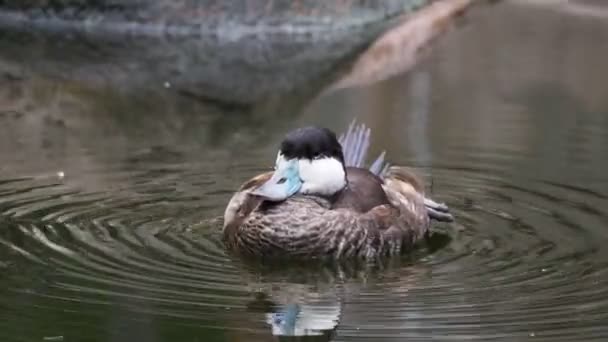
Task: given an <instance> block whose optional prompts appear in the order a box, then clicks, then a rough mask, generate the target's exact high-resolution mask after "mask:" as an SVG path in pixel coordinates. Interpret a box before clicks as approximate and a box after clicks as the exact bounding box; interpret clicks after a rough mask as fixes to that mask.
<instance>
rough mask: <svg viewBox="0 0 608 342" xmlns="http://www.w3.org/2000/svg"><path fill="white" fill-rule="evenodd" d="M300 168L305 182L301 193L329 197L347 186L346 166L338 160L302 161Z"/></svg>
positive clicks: (300, 161) (301, 176)
mask: <svg viewBox="0 0 608 342" xmlns="http://www.w3.org/2000/svg"><path fill="white" fill-rule="evenodd" d="M298 166H299V171H300V179H302V181H303V182H304V183H303V184H302V187H301V188H300V193H303V194H318V195H326V196H328V195H333V194H335V193H336V192H338V191H340V190H342V189H343V188H344V187H345V186H346V174H345V172H344V166H343V165H342V163H341V162H340V161H339V160H337V159H334V158H321V159H313V160H308V159H300V160H299V161H298Z"/></svg>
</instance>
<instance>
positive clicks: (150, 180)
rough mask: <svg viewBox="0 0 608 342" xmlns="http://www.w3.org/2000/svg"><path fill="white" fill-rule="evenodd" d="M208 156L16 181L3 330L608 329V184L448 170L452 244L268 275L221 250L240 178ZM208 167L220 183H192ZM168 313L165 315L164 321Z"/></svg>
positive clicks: (5, 262)
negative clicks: (358, 267)
mask: <svg viewBox="0 0 608 342" xmlns="http://www.w3.org/2000/svg"><path fill="white" fill-rule="evenodd" d="M239 168H240V169H242V170H244V173H251V172H253V171H255V170H256V167H254V166H251V165H250V166H246V165H243V166H239ZM199 169H200V168H199V165H188V164H170V165H164V166H162V167H157V168H147V169H146V170H144V171H141V172H139V171H135V170H128V172H127V170H120V172H119V171H115V172H114V173H111V174H109V175H108V174H106V177H105V179H106V180H107V179H111V180H112V182H114V184H115V185H116V186H111V187H109V188H108V190H107V191H86V190H84V189H83V187H82V186H81V185H80V186H79V185H75V184H80V183H79V182H78V181H71V180H70V176H69V175H67V176H65V178H63V177H61V175H54V174H53V175H46V176H41V177H33V178H19V179H3V180H2V181H1V184H0V194H1V195H0V212H1V213H0V226H1V227H2V229H1V230H0V233H1V234H0V244H1V245H2V247H1V248H0V253H1V254H0V257H1V258H0V260H2V264H0V265H1V267H2V268H3V272H2V273H3V282H4V286H3V287H2V291H1V292H2V297H1V298H2V299H1V300H0V306H1V307H2V308H3V310H5V312H9V313H10V314H9V319H8V320H4V321H3V323H1V324H0V325H1V326H2V331H3V333H2V334H5V335H6V336H10V337H11V338H13V337H14V336H16V335H17V332H16V331H15V330H19V329H21V327H20V326H19V324H18V323H19V322H26V321H29V319H31V318H32V317H35V318H36V319H38V320H39V319H42V318H45V319H47V320H49V321H48V322H45V323H41V324H40V326H37V327H35V328H34V329H32V330H29V331H28V332H27V333H25V334H24V335H23V336H29V337H32V336H38V337H40V338H44V337H46V338H52V337H53V336H55V337H57V336H65V337H67V336H70V335H71V336H75V337H76V336H78V337H81V338H85V337H87V336H88V337H89V338H91V339H95V338H99V336H102V335H104V334H109V333H111V334H113V335H115V336H117V337H116V338H119V339H122V338H128V337H129V336H130V334H135V336H141V334H142V332H141V331H147V334H152V335H154V336H156V335H160V336H163V335H164V334H166V335H167V336H177V335H176V334H178V331H180V329H186V330H187V331H190V333H193V334H196V332H197V331H198V332H199V333H201V334H203V335H205V336H207V335H209V334H211V335H213V334H214V333H213V332H214V331H215V332H216V333H218V334H219V332H221V334H234V335H240V334H244V336H253V335H252V334H255V335H259V336H264V335H269V334H275V335H316V336H317V338H321V339H329V338H331V337H334V338H337V339H338V340H349V341H350V340H359V339H361V340H369V339H374V340H375V339H381V340H392V339H395V340H399V339H402V338H412V339H425V338H428V337H430V336H432V337H434V338H439V339H446V340H448V339H467V340H491V339H501V338H505V339H512V338H522V339H526V338H531V337H534V338H536V339H539V340H550V341H572V340H579V341H580V340H594V339H600V338H605V337H607V336H608V331H607V330H606V328H605V325H604V324H603V323H604V322H607V321H608V255H607V252H606V251H605V248H602V246H603V245H604V243H605V241H606V239H607V238H608V236H607V234H608V233H607V232H606V230H605V227H606V226H607V223H608V211H607V210H606V208H608V206H607V205H606V204H608V195H607V194H604V193H602V192H598V191H596V190H593V189H586V188H584V187H580V186H575V185H571V184H561V183H556V182H549V181H543V180H534V179H527V180H521V181H518V182H517V183H515V182H511V181H507V180H506V178H504V175H500V174H498V173H494V174H492V173H491V172H488V171H483V170H474V169H465V168H454V167H444V168H435V169H433V170H432V176H433V179H434V184H436V186H441V192H440V194H439V193H438V195H437V196H439V197H438V199H440V200H442V201H446V202H447V203H449V204H450V205H451V207H452V210H454V212H455V214H456V216H457V218H458V220H457V222H456V223H455V224H453V225H449V226H437V227H435V232H436V234H435V235H434V239H432V240H431V241H434V240H437V239H435V238H440V237H441V236H449V243H448V244H447V245H446V246H443V247H440V248H439V249H438V250H436V251H434V252H433V253H429V252H428V251H427V252H424V251H422V252H421V253H417V255H418V257H416V259H414V260H412V261H411V262H410V261H407V260H402V261H401V262H398V263H397V265H389V266H388V268H384V269H382V270H377V269H376V271H362V272H363V273H361V271H359V272H358V273H350V272H348V271H347V272H346V273H344V272H345V271H344V270H340V269H338V270H336V269H333V270H325V271H323V272H325V273H323V272H321V273H319V270H318V269H316V270H314V271H297V270H283V271H281V272H276V271H274V272H271V273H270V274H268V273H265V272H262V273H260V271H256V269H255V268H254V269H252V268H251V266H245V265H244V264H242V263H240V261H238V260H235V259H232V258H231V257H230V256H228V255H227V254H226V253H225V252H224V249H223V246H222V243H221V241H220V234H219V228H220V225H221V220H220V219H219V218H218V216H219V215H220V214H221V209H222V206H221V204H223V203H224V202H225V201H226V200H227V198H228V197H229V196H230V190H231V189H229V188H226V189H224V188H221V186H219V185H217V184H216V183H212V182H204V181H200V180H201V179H205V178H207V177H210V175H207V174H204V173H201V172H200V171H196V170H199ZM257 170H258V171H259V170H261V169H259V168H258V169H257ZM208 172H219V170H211V171H208ZM421 172H424V170H421ZM196 180H198V182H199V185H197V187H199V189H205V191H207V192H208V193H207V194H204V193H201V194H198V195H196V194H195V193H196V191H193V190H192V189H190V190H184V191H180V190H179V189H180V188H181V187H182V185H183V184H187V183H189V182H192V183H196V182H197V181H196ZM123 181H125V182H128V184H130V185H128V186H120V185H119V184H121V183H122V182H123ZM184 189H185V188H184ZM306 272H309V273H306ZM110 312H111V313H110ZM157 321H160V322H163V323H162V324H163V325H167V327H166V328H164V330H163V331H157V330H156V329H158V327H156V323H153V322H157ZM125 326H131V327H132V326H135V327H138V328H137V329H136V332H133V329H132V328H131V329H127V330H125V329H124V327H125Z"/></svg>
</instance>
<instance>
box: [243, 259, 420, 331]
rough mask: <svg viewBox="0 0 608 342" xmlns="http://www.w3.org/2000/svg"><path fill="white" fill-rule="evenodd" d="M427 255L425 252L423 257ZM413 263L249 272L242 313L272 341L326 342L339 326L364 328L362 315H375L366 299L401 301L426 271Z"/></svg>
mask: <svg viewBox="0 0 608 342" xmlns="http://www.w3.org/2000/svg"><path fill="white" fill-rule="evenodd" d="M428 252H429V250H428V249H425V251H424V253H425V255H428ZM431 252H432V251H431ZM416 258H417V257H412V258H396V259H393V260H389V261H384V262H382V264H381V265H380V264H378V263H376V264H373V265H347V266H346V267H343V266H342V265H340V266H336V265H332V266H327V265H324V266H314V267H310V266H306V267H300V266H298V267H293V266H289V265H284V266H282V267H280V269H278V270H277V268H274V267H272V270H271V271H269V269H268V268H267V267H266V266H264V267H263V268H264V270H260V267H257V269H255V270H252V269H251V268H250V272H248V274H247V275H246V277H247V278H249V279H247V282H248V287H249V288H250V290H251V292H252V299H251V301H250V302H248V303H247V311H248V312H250V313H257V314H258V318H257V320H258V321H259V322H260V323H262V324H264V325H265V326H266V328H267V329H268V330H267V334H269V335H272V336H273V338H274V339H278V340H296V341H301V340H305V341H330V340H333V339H334V338H335V337H336V335H337V332H338V331H339V330H340V329H341V327H342V328H345V329H347V330H351V329H355V330H356V327H358V326H365V325H366V322H367V319H369V317H368V316H367V314H366V313H369V312H370V311H367V310H372V311H373V310H374V308H370V307H369V305H371V306H374V304H371V303H370V302H369V300H371V299H374V298H375V300H380V301H385V300H389V301H390V300H391V299H390V298H391V296H393V295H394V296H395V298H393V299H397V297H399V300H401V301H402V300H403V299H404V298H403V296H404V295H406V294H407V293H408V291H409V289H410V288H412V287H416V284H418V281H419V280H420V278H421V277H424V276H425V274H426V273H427V271H428V270H427V269H426V267H423V266H416V262H415V261H414V260H412V259H416ZM379 289H382V290H381V291H380V292H378V290H379ZM391 294H393V295H391ZM370 296H371V297H373V298H371V297H370ZM366 307H367V308H366ZM377 309H379V308H378V307H376V310H377ZM366 317H367V318H366Z"/></svg>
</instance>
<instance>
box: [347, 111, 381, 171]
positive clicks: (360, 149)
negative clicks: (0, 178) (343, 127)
mask: <svg viewBox="0 0 608 342" xmlns="http://www.w3.org/2000/svg"><path fill="white" fill-rule="evenodd" d="M370 140H371V130H370V129H369V128H368V127H366V126H365V124H357V121H356V120H353V121H352V122H351V123H350V125H349V126H348V130H347V131H346V133H343V134H342V135H340V138H339V139H338V141H339V142H340V144H341V145H342V151H343V153H344V164H345V165H346V166H352V167H364V164H365V159H366V157H367V152H368V149H369V145H370ZM384 156H385V153H384V152H382V153H381V154H380V156H378V158H376V160H375V161H374V162H373V163H372V164H371V166H370V168H369V170H370V171H371V172H372V173H374V174H376V175H378V176H381V175H383V174H384V172H385V171H386V170H387V169H388V163H386V162H385V160H384Z"/></svg>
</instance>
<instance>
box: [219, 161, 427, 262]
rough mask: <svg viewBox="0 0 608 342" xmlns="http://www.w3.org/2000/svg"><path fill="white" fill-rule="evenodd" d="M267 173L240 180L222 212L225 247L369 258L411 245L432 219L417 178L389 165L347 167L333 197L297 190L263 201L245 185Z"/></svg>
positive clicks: (268, 253) (254, 251) (258, 252)
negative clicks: (378, 170)
mask: <svg viewBox="0 0 608 342" xmlns="http://www.w3.org/2000/svg"><path fill="white" fill-rule="evenodd" d="M271 175H272V172H268V173H264V174H261V175H258V176H256V177H254V178H252V179H251V180H249V181H247V182H245V183H244V184H243V185H242V186H241V188H240V189H239V191H238V192H236V193H235V194H234V196H233V197H232V199H231V200H230V202H229V204H228V206H227V208H226V212H225V215H224V239H225V242H226V245H227V246H228V248H230V249H232V250H234V251H237V252H238V253H241V254H245V255H255V256H261V257H280V258H330V259H341V258H352V257H359V258H365V259H369V258H373V257H378V256H384V255H393V254H399V253H401V252H403V251H407V250H410V249H411V248H412V247H413V245H414V244H415V243H416V242H417V241H419V240H420V239H421V238H422V237H423V236H424V235H425V234H426V233H427V231H428V228H429V224H430V220H429V216H428V213H427V210H426V207H425V204H424V194H423V193H421V191H422V188H421V185H422V182H421V181H420V180H419V179H418V178H417V177H416V176H415V175H414V174H413V173H411V172H410V171H408V170H406V169H404V168H400V167H391V168H389V169H388V171H387V172H386V173H385V176H384V177H383V178H379V177H378V176H375V175H374V174H372V173H371V172H369V171H367V170H365V169H359V168H350V167H349V168H347V179H348V186H347V187H346V188H345V189H344V190H343V191H341V193H338V194H337V195H336V196H334V197H333V198H331V199H327V198H323V197H320V196H308V195H295V196H292V197H290V198H288V199H287V200H285V201H282V202H268V201H263V200H261V199H260V198H259V197H257V196H254V195H251V194H250V191H251V190H253V189H255V188H256V187H257V186H259V185H260V184H262V183H264V182H265V181H266V180H268V179H269V178H270V177H271Z"/></svg>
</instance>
